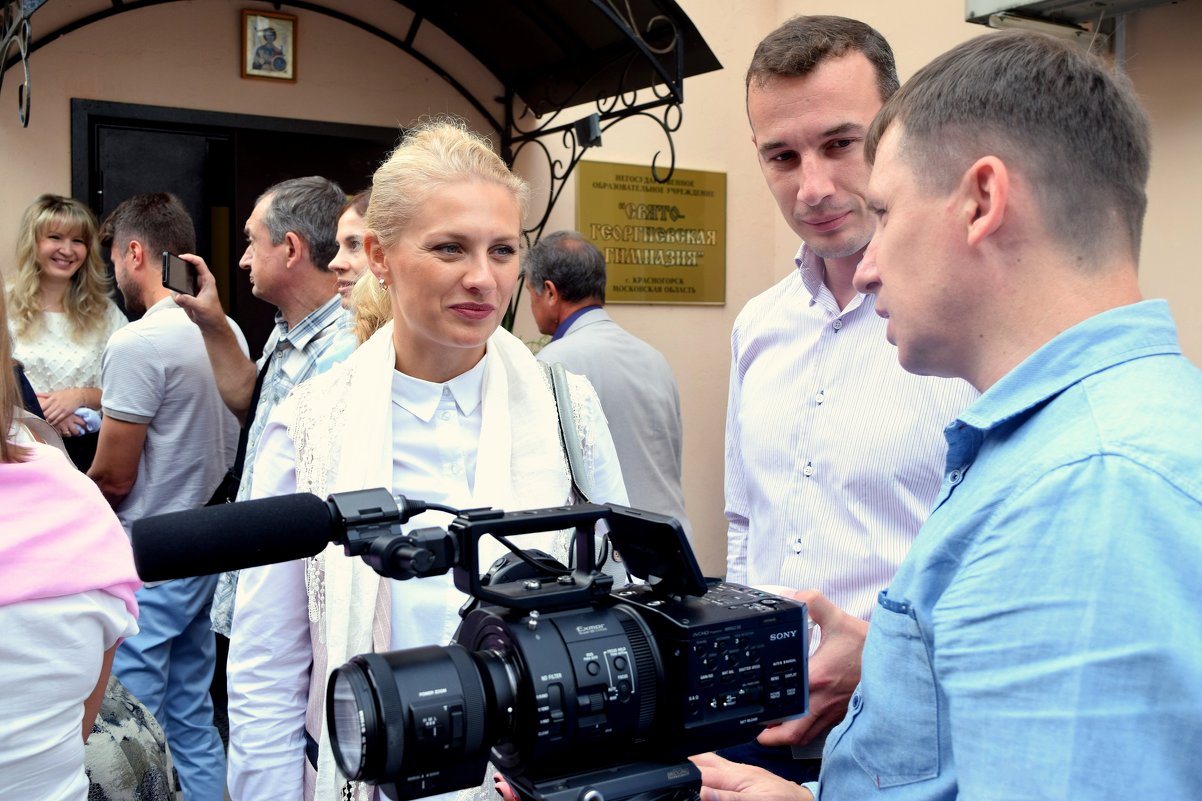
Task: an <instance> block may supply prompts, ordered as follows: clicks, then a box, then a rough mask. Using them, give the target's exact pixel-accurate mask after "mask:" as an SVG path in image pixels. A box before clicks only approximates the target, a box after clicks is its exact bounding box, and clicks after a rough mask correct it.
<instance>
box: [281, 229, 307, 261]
mask: <svg viewBox="0 0 1202 801" xmlns="http://www.w3.org/2000/svg"><path fill="white" fill-rule="evenodd" d="M284 244H285V245H287V247H288V250H287V252H286V253H285V255H286V257H287V261H286V262H285V264H286V265H287V266H288V267H292V266H294V265H296V264H299V263H300V261H301V260H302V259H304V258H306V257H307V256H308V255H309V243H307V242H306V241H305V240H304V239H303V238H302V237H301V235H300V234H298V233H296V232H295V231H289V232H287V233H286V234H284Z"/></svg>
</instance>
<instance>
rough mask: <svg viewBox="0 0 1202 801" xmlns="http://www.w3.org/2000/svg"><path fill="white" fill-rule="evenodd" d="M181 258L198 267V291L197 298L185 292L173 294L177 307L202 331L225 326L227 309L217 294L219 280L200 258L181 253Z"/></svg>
mask: <svg viewBox="0 0 1202 801" xmlns="http://www.w3.org/2000/svg"><path fill="white" fill-rule="evenodd" d="M180 258H181V259H183V260H184V261H186V262H188V263H190V264H192V265H194V266H195V267H196V286H197V289H196V296H195V297H193V296H192V295H188V294H186V293H183V292H172V293H171V297H172V298H173V299H174V300H175V303H176V305H177V306H179V307H180V308H181V309H183V310H184V313H185V314H187V315H188V319H190V320H191V321H192V322H194V323H196V324H197V325H198V326H200V328H201V329H202V330H205V329H207V330H213V329H215V328H217V327H218V326H224V325H225V309H224V308H222V306H221V296H220V295H218V294H217V279H216V278H214V277H213V274H212V273H211V272H209V266H208V265H207V264H205V260H204V259H202V258H201V257H200V256H195V255H193V254H191V253H181V254H180Z"/></svg>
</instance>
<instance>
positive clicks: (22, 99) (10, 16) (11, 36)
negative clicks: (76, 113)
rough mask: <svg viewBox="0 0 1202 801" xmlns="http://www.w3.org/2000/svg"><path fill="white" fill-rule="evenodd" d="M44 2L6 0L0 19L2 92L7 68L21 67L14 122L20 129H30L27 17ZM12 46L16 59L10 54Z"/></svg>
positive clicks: (29, 37) (29, 30)
mask: <svg viewBox="0 0 1202 801" xmlns="http://www.w3.org/2000/svg"><path fill="white" fill-rule="evenodd" d="M45 2H46V0H8V1H7V2H5V3H4V6H3V9H2V10H3V14H2V15H0V32H3V35H4V39H3V40H2V41H0V89H2V88H3V82H4V73H5V72H7V71H8V69H9V67H10V66H16V64H17V63H20V64H21V69H22V71H23V72H24V75H23V76H22V81H21V84H20V85H19V86H18V87H17V119H19V120H20V121H21V127H22V128H28V127H29V110H30V77H29V43H30V41H31V40H32V38H33V28H32V27H31V26H30V24H29V17H30V15H31V14H33V12H34V11H36V10H37V9H38V8H40V7H41V6H42V5H43V4H44V3H45ZM14 46H15V47H16V56H15V57H13V54H12V50H13V48H14ZM10 59H11V60H12V63H11V64H10V63H9V62H10Z"/></svg>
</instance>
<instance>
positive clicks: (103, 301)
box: [8, 194, 129, 470]
mask: <svg viewBox="0 0 1202 801" xmlns="http://www.w3.org/2000/svg"><path fill="white" fill-rule="evenodd" d="M98 247H99V242H98V240H97V236H96V218H95V217H93V216H92V212H91V211H90V210H89V209H88V208H87V206H85V205H83V204H82V203H80V202H79V201H78V200H74V199H73V198H68V197H61V196H59V195H49V194H47V195H42V196H41V197H39V198H38V199H37V200H35V201H34V202H33V204H32V205H30V206H29V208H27V209H26V210H25V214H24V216H23V217H22V218H21V230H20V233H19V234H18V237H17V270H16V274H15V276H14V277H13V280H12V283H11V285H10V286H9V288H8V325H9V329H10V331H11V333H12V337H13V358H14V359H15V360H16V361H18V362H20V363H21V364H22V365H23V367H24V369H25V376H26V377H27V378H28V379H29V383H30V384H32V385H33V388H34V389H35V390H37V393H38V400H39V401H40V403H41V405H42V411H43V412H44V413H45V415H46V420H47V422H49V423H50V424H51V425H52V426H54V427H55V428H56V429H58V431H59V433H60V434H62V435H63V437H64V439H65V441H66V445H67V450H68V452H69V453H70V454H71V458H72V460H73V461H74V462H75V463H76V466H77V467H79V468H80V469H81V470H86V469H87V468H88V467H89V466H90V465H91V461H92V456H93V455H94V454H95V451H96V434H95V431H96V428H97V427H98V425H99V415H98V413H99V410H100V357H101V355H102V354H103V353H104V346H105V344H106V343H107V342H108V338H109V336H110V335H112V333H113V332H114V331H116V330H117V329H118V328H121V327H122V326H123V325H125V324H126V323H127V322H129V321H128V320H126V319H125V315H123V314H122V313H121V310H120V309H118V308H117V306H116V304H115V303H113V301H112V300H111V299H110V298H109V287H110V282H109V279H108V276H107V274H106V273H105V269H104V262H103V261H102V260H101V258H100V253H99V251H98Z"/></svg>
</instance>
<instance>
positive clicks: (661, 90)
mask: <svg viewBox="0 0 1202 801" xmlns="http://www.w3.org/2000/svg"><path fill="white" fill-rule="evenodd" d="M593 3H594V5H595V6H596V7H597V8H598V9H599V10H600V11H601V12H602V13H603V14H605V15H606V16H607V17H609V19H610V20H611V21H612V22H613V23H614V24H615V25H617V26H618V27H619V28H620V29H622V30H623V32H624V33H625V34H626V36H627V37H628V38H629V39H630V40H631V41H632V42H633V43H634V44H635V52H633V53H631V54H630V55H629V56H627V61H626V64H625V67H624V69H623V71H622V80H621V84H620V85H619V90H618V92H617V93H614V94H606V95H605V96H604V97H601V96H597V97H593V98H592V99H591V100H590V101H588V102H591V104H592V106H593V107H594V108H595V111H594V112H592V113H591V114H588V115H586V116H585V117H583V118H580V119H577V120H575V121H573V122H560V115H561V114H563V113H564V112H563V110H564V109H565V108H568V107H572V106H580V105H582V104H583V103H582V99H579V98H574V97H571V96H569V97H559V98H550V100H552V103H553V108H554V109H555V111H553V112H550V113H548V114H546V115H544V116H542V117H540V116H539V115H537V114H535V113H534V112H533V111H532V110H531V108H530V106H529V104H528V103H519V101H518V99H517V97H516V96H515V95H514V93H513V92H509V93H508V94H507V95H506V97H505V98H504V100H505V123H506V130H505V132H504V139H503V142H502V152H503V154H504V155H505V157H506V159H507V160H508V161H509V162H510V163H511V164H512V163H514V162H515V161H516V160H517V159H518V157H519V155H520V154H521V153H522V151H524V150H525V149H526V148H532V149H534V150H535V151H537V153H538V154H539V155H540V156H542V158H543V159H545V161H546V164H547V175H548V179H549V187H548V193H547V204H546V206H545V208H544V209H543V213H542V215H541V216H540V217H539V219H538V221H537V222H535V223H534V225H532V226H531V227H530V228H528V229H527V230H526V231H525V235H526V239H527V241H528V242H530V243H533V242H537V241H538V240H539V239H540V238H541V237H542V234H543V230H544V229H545V228H546V225H547V221H548V220H549V219H550V217H551V211H552V210H553V209H554V208H555V204H556V203H557V202H558V200H559V196H560V195H561V194H562V193H563V190H564V187H566V186H567V183H568V180H569V179H570V178H571V175H572V172H573V171H574V170H575V169H576V165H577V164H579V163H580V160H581V158H583V157H584V155H585V153H587V152H588V151H589V150H590V149H591V148H593V147H596V146H598V145H600V144H601V135H602V134H604V133H605V131H607V130H609V129H610V128H612V127H613V126H614V125H617V124H618V123H619V122H621V121H622V120H626V119H631V118H636V117H637V118H642V119H644V120H649V121H650V122H651V123H653V124H654V125H655V126H656V127H657V128H658V129H659V130H660V132H661V133H662V134H663V136H664V138H665V139H666V140H667V150H668V163H667V167H666V170H665V171H664V172H661V171H660V170H661V167H662V166H663V165H661V164H660V157H661V156H663V151H662V150H658V151H656V152H655V154H654V155H653V156H652V157H651V175H652V177H653V178H654V179H655V180H656V181H657V182H659V183H667V182H668V181H670V180H671V179H672V174H673V173H674V172H675V171H676V144H675V142H674V141H673V139H672V135H673V134H674V133H676V131H678V130H680V126H681V123H682V122H683V121H684V112H683V111H682V110H681V104H682V103H683V102H684V46H683V44H682V42H681V36H680V29H679V28H678V27H677V25H676V23H675V22H673V20H671V19H670V18H668V17H666V16H663V15H657V16H654V17H652V18H651V19H650V20H649V21H648V22H647V24H646V25H644V26H640V25H639V24H638V21H637V20H636V19H635V14H634V11H633V9H632V8H631V5H630V2H629V0H623V2H622V3H621V5H619V3H618V2H615V0H593ZM665 62H667V63H665ZM647 70H651V80H650V81H648V80H647V79H646V77H645V76H646V75H647V72H646V71H647ZM636 75H639V76H641V77H643V79H642V80H641V81H639V80H638V78H636V77H635V76H636ZM635 81H638V83H635ZM638 86H642V87H644V88H643V89H641V90H640V89H638V88H631V87H638ZM647 93H650V97H648V96H647ZM556 135H558V136H559V143H560V146H561V150H560V152H559V153H558V154H557V153H553V152H552V150H551V148H550V147H549V146H548V144H547V142H548V141H553V137H555V136H556ZM521 290H522V283H521V279H519V283H518V286H517V288H516V290H515V291H514V295H513V298H512V299H511V300H510V303H509V309H508V312H507V313H506V315H505V319H504V321H503V322H502V325H503V326H504V327H505V328H507V329H508V330H510V331H512V330H513V321H514V319H515V317H516V314H517V307H518V303H519V302H520V301H521V299H522V292H521Z"/></svg>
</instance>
